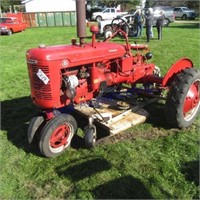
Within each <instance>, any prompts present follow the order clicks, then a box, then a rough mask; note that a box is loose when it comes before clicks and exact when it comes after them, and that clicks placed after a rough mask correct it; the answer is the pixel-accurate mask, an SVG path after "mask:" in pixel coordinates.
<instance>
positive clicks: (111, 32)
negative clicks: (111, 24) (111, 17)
mask: <svg viewBox="0 0 200 200" xmlns="http://www.w3.org/2000/svg"><path fill="white" fill-rule="evenodd" d="M112 34H113V31H112V29H111V28H109V29H106V30H105V32H104V37H105V39H107V38H109V37H110V36H111V35H112Z"/></svg>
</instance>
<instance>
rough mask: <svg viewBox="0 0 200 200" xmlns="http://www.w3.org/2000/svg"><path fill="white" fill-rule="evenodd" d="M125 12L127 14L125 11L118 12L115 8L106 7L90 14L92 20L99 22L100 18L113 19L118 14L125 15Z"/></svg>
mask: <svg viewBox="0 0 200 200" xmlns="http://www.w3.org/2000/svg"><path fill="white" fill-rule="evenodd" d="M125 14H127V12H120V11H118V10H117V9H116V8H106V9H105V10H103V11H102V12H94V13H93V14H92V20H95V21H97V22H100V21H102V20H107V19H114V18H116V17H117V16H118V15H125Z"/></svg>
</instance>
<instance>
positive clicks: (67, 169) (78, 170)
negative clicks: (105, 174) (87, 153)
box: [56, 157, 112, 181]
mask: <svg viewBox="0 0 200 200" xmlns="http://www.w3.org/2000/svg"><path fill="white" fill-rule="evenodd" d="M85 160H86V161H85ZM111 167H112V165H111V164H110V163H109V162H108V161H107V160H106V159H104V158H101V157H84V158H83V159H81V160H75V161H73V160H72V161H70V166H69V165H67V166H66V165H63V166H61V167H59V168H57V169H56V172H57V174H58V175H59V176H65V177H67V178H69V179H71V180H72V181H80V180H82V179H84V178H89V177H91V176H92V175H95V174H97V173H100V172H102V171H107V170H109V169H111Z"/></svg>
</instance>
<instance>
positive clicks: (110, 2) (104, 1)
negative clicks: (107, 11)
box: [88, 0, 140, 10]
mask: <svg viewBox="0 0 200 200" xmlns="http://www.w3.org/2000/svg"><path fill="white" fill-rule="evenodd" d="M88 2H90V3H91V5H95V4H96V5H97V3H98V4H99V5H101V6H106V7H117V6H118V5H121V9H122V10H127V9H129V10H130V9H132V8H135V6H136V5H139V3H140V0H88Z"/></svg>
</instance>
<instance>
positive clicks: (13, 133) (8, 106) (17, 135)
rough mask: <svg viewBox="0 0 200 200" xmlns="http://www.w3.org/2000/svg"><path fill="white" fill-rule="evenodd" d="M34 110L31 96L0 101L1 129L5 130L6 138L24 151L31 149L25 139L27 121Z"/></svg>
mask: <svg viewBox="0 0 200 200" xmlns="http://www.w3.org/2000/svg"><path fill="white" fill-rule="evenodd" d="M36 112H37V110H36V109H35V107H34V105H33V104H32V101H31V97H21V98H17V99H12V100H6V101H3V102H1V130H3V131H6V132H7V137H8V140H10V141H11V142H12V143H13V144H14V145H15V146H17V147H18V148H21V149H23V150H24V151H26V152H30V151H31V149H30V145H29V144H28V139H27V128H28V123H29V120H30V119H31V117H32V116H34V114H36Z"/></svg>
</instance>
